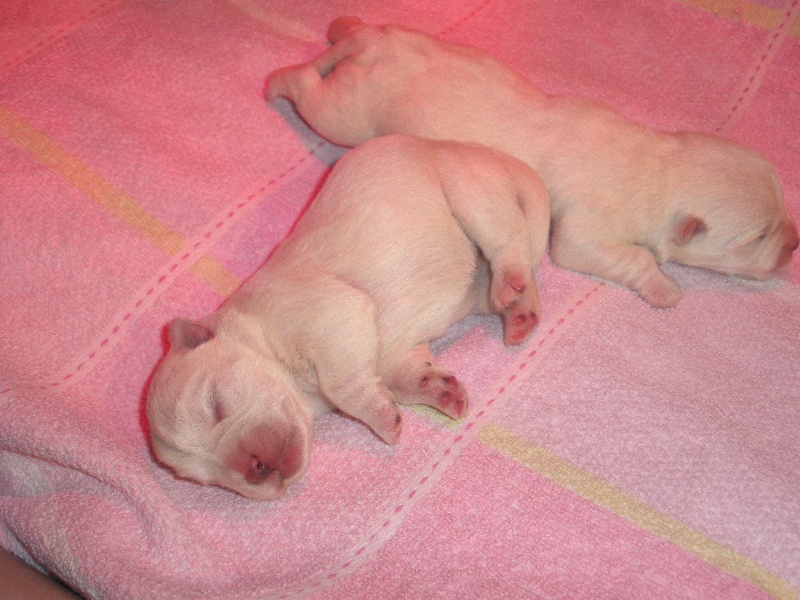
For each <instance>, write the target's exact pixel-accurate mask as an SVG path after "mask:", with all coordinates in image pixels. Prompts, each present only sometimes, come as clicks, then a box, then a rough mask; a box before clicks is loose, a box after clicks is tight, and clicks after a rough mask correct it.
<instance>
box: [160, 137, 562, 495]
mask: <svg viewBox="0 0 800 600" xmlns="http://www.w3.org/2000/svg"><path fill="white" fill-rule="evenodd" d="M549 219H550V217H549V203H548V200H547V193H546V191H545V188H544V185H543V184H542V182H541V180H540V179H539V178H538V177H537V175H536V174H535V173H534V172H533V171H532V170H531V169H530V168H529V167H528V166H527V165H525V164H524V163H522V162H521V161H519V160H517V159H514V158H512V157H510V156H505V155H502V154H500V153H499V152H497V151H494V150H490V149H488V148H485V147H482V146H477V145H466V144H460V143H455V142H435V141H431V140H422V139H417V138H412V137H406V136H388V137H383V138H380V139H377V140H374V141H372V142H369V143H367V144H364V145H362V146H360V147H359V148H356V149H355V150H353V151H351V152H350V153H348V154H346V155H345V156H344V157H343V158H342V159H340V161H339V162H338V163H337V164H336V166H335V167H334V168H333V170H332V172H331V174H330V176H329V177H328V179H327V181H326V182H325V184H324V186H323V187H322V189H321V190H320V192H319V194H318V196H317V197H316V199H315V200H314V201H313V202H312V203H311V205H310V206H309V208H308V209H307V210H306V212H305V213H304V215H303V216H302V217H301V219H300V221H299V222H298V224H297V226H296V227H295V229H294V230H293V232H292V233H291V235H290V236H289V238H288V239H287V240H286V241H285V242H284V243H283V244H281V246H279V247H278V249H277V250H276V251H275V253H274V254H273V255H272V256H271V257H270V259H269V260H268V261H267V262H266V263H265V264H264V266H263V267H261V269H259V270H258V271H257V272H256V273H255V274H254V275H253V276H252V278H250V279H249V280H248V281H247V282H246V283H245V284H244V285H243V286H242V288H241V289H240V290H238V291H237V292H236V293H235V294H233V296H231V297H230V298H229V299H228V300H227V301H226V302H225V304H224V305H223V306H222V308H220V310H219V311H217V312H215V313H213V314H212V315H210V316H209V317H207V318H205V319H203V320H202V321H200V322H198V323H193V322H189V321H185V320H181V319H176V320H175V321H173V322H172V323H171V325H170V327H169V339H170V350H169V352H168V353H167V355H166V357H165V358H164V360H163V361H162V363H161V364H160V365H159V367H158V369H157V370H156V373H155V375H154V377H153V380H152V383H151V385H150V390H149V394H148V398H147V417H148V421H149V424H150V432H151V437H152V443H153V451H154V453H155V455H156V456H157V457H158V458H159V459H160V460H161V461H162V462H163V463H165V464H166V465H168V466H170V467H171V468H172V469H173V470H174V471H175V472H176V473H177V474H178V475H180V476H182V477H185V478H188V479H192V480H195V481H198V482H200V483H205V484H217V485H221V486H223V487H226V488H230V489H232V490H235V491H237V492H239V493H241V494H243V495H244V496H247V497H250V498H254V499H272V498H277V497H279V496H280V495H282V494H283V493H284V491H285V490H286V487H287V486H288V485H289V484H291V483H292V482H294V481H296V480H297V479H298V478H299V477H301V476H302V474H303V473H304V471H305V469H306V465H307V464H308V456H309V451H310V444H311V437H312V422H313V419H314V418H315V417H317V416H319V415H320V414H323V413H324V412H326V411H329V410H331V409H332V408H336V409H339V410H341V411H342V412H344V413H347V414H349V415H351V416H352V417H355V418H356V419H359V420H360V421H362V422H364V423H365V424H366V425H368V426H369V427H371V428H372V430H373V431H374V432H375V433H376V434H377V435H379V436H380V437H381V438H383V439H384V440H385V441H386V442H387V443H390V444H394V443H395V442H396V441H397V439H398V436H399V434H400V430H401V426H402V423H401V417H400V413H399V412H398V410H397V407H396V405H395V403H396V402H397V403H400V404H428V405H430V406H433V407H435V408H437V409H439V410H441V411H442V412H444V413H445V414H447V415H449V416H451V417H453V418H459V417H461V416H463V414H464V413H465V411H466V410H467V396H466V393H465V391H464V389H463V387H462V386H461V384H460V383H459V382H458V380H457V379H456V378H455V376H454V375H453V374H452V373H450V372H448V371H446V370H445V369H443V368H442V367H440V366H437V365H436V363H435V360H434V358H433V356H432V355H431V352H430V350H429V348H428V342H429V341H430V340H432V339H434V338H436V337H439V336H441V335H442V334H443V333H444V332H445V330H446V329H447V328H448V327H449V326H450V325H451V324H452V323H454V322H455V321H456V320H458V319H460V318H462V317H463V316H465V315H467V314H468V313H471V312H479V313H483V312H496V313H499V314H500V315H501V316H502V317H503V321H504V338H505V342H506V343H507V344H510V345H511V344H518V343H520V342H522V341H523V340H524V339H526V338H527V337H528V336H529V335H530V333H531V331H532V330H533V329H534V327H535V326H536V324H537V323H538V321H539V317H540V315H539V312H540V304H539V296H538V293H537V290H536V285H535V282H534V280H533V275H532V268H533V267H534V265H535V264H536V263H538V262H539V260H540V259H541V257H542V256H543V254H544V252H545V249H546V246H547V238H548V226H549Z"/></svg>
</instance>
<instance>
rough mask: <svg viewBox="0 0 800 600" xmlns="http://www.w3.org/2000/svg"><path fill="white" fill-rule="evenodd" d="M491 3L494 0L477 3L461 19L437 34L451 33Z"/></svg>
mask: <svg viewBox="0 0 800 600" xmlns="http://www.w3.org/2000/svg"><path fill="white" fill-rule="evenodd" d="M493 3H494V0H486V2H483V3H482V4H479V5H478V6H476V7H475V8H474V9H472V11H470V12H469V13H467V14H466V15H464V16H463V17H462V18H461V19H459V20H458V21H456V22H455V23H453V24H452V25H450V26H449V27H447V28H445V29H442V30H441V31H440V32H439V34H438V35H439V36H444V35H448V34H450V33H452V32H453V31H455V30H456V29H458V28H459V27H461V26H462V25H463V24H464V23H466V22H467V21H469V20H470V19H471V18H472V17H474V16H475V15H477V14H478V13H479V12H481V11H483V10H484V9H485V8H486V7H487V6H489V5H490V4H493Z"/></svg>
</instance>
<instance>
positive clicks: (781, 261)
mask: <svg viewBox="0 0 800 600" xmlns="http://www.w3.org/2000/svg"><path fill="white" fill-rule="evenodd" d="M784 235H785V236H786V243H785V244H784V245H783V248H781V252H780V254H779V255H778V267H779V268H780V267H785V266H786V265H788V264H789V262H791V260H792V253H794V251H795V250H797V248H798V246H800V237H798V235H797V229H796V228H795V226H794V225H793V224H792V223H787V224H786V225H785V226H784Z"/></svg>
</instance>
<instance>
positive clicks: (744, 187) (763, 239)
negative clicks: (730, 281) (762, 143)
mask: <svg viewBox="0 0 800 600" xmlns="http://www.w3.org/2000/svg"><path fill="white" fill-rule="evenodd" d="M677 137H678V139H679V141H680V143H681V144H682V149H681V152H680V153H679V154H678V160H677V161H676V162H675V163H674V164H673V165H672V167H673V168H672V169H670V170H668V175H669V178H670V181H669V182H668V184H667V185H668V189H669V190H670V192H671V193H670V194H669V196H670V197H671V198H673V199H674V204H673V206H672V207H671V208H672V211H671V214H670V215H669V216H668V224H667V226H668V228H669V229H668V231H667V240H666V243H667V246H668V249H667V250H666V252H665V254H666V256H665V257H664V258H669V259H673V260H675V261H677V262H679V263H682V264H685V265H689V266H693V267H702V268H705V269H710V270H712V271H718V272H720V273H726V274H729V275H738V276H741V277H746V278H749V279H762V280H763V279H770V278H772V277H775V276H777V275H779V274H780V273H781V271H782V270H784V268H785V267H786V266H787V265H788V264H789V262H790V261H791V258H792V253H793V252H794V251H795V250H796V249H797V247H798V234H797V228H796V226H795V224H794V223H793V222H792V219H791V218H790V217H789V215H788V214H787V213H786V209H785V207H784V204H783V192H782V189H781V185H780V181H779V179H778V176H777V173H776V172H775V169H774V168H773V166H772V165H771V164H770V163H769V162H768V161H766V160H765V159H764V158H762V157H761V156H759V155H758V154H756V153H755V152H752V151H750V150H748V149H746V148H743V147H741V146H738V145H736V144H734V143H732V142H729V141H727V140H725V139H722V138H719V137H715V136H710V135H704V134H698V133H693V134H689V133H684V134H679V136H677Z"/></svg>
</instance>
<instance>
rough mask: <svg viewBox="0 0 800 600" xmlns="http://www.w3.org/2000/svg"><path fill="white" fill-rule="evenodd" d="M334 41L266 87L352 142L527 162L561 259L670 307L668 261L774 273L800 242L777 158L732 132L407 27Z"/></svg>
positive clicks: (334, 29) (357, 28)
mask: <svg viewBox="0 0 800 600" xmlns="http://www.w3.org/2000/svg"><path fill="white" fill-rule="evenodd" d="M329 38H330V40H331V41H332V42H334V43H333V45H332V46H331V47H330V48H329V49H328V50H327V51H326V52H324V53H323V54H322V55H320V56H319V57H318V58H317V59H315V60H314V61H312V62H311V63H309V64H306V65H299V66H296V67H288V68H285V69H281V70H280V71H277V72H276V73H274V74H272V75H271V76H270V78H269V82H268V88H267V94H268V97H269V98H270V99H276V98H278V97H281V96H284V97H287V98H289V99H290V100H292V101H293V102H294V104H295V106H296V107H297V109H298V112H299V113H300V114H301V115H302V116H303V118H304V119H305V120H306V121H307V122H308V123H309V124H310V125H311V126H312V127H313V128H314V129H316V130H317V131H318V132H319V133H320V134H321V135H323V136H324V137H326V138H328V139H329V140H331V141H332V142H334V143H337V144H341V145H346V146H354V145H356V144H359V143H361V142H363V141H365V140H368V139H371V138H373V137H375V136H380V135H385V134H388V133H397V132H400V133H409V134H414V135H420V136H424V137H430V138H436V139H453V140H460V141H467V142H477V143H482V144H486V145H488V146H491V147H494V148H497V149H499V150H502V151H504V152H507V153H509V154H511V155H512V156H516V157H517V158H519V159H521V160H523V161H524V162H526V163H527V164H528V165H530V166H531V167H533V168H534V169H535V170H536V171H537V173H538V174H539V175H540V176H541V178H542V180H543V181H544V182H545V185H546V187H547V190H548V192H549V195H550V199H551V203H552V219H553V222H552V232H551V233H552V239H551V253H552V257H553V260H554V262H556V263H557V264H559V265H561V266H564V267H567V268H571V269H575V270H578V271H582V272H585V273H591V274H596V275H599V276H601V277H605V278H607V279H610V280H612V281H615V282H618V283H620V284H621V285H624V286H627V287H630V288H632V289H633V290H635V291H636V292H638V293H639V294H640V295H641V296H642V297H643V298H644V299H645V300H646V301H647V302H649V303H650V304H652V305H654V306H657V307H670V306H674V305H675V304H677V302H678V300H679V299H680V295H681V294H680V290H679V288H678V285H677V283H676V282H675V281H674V280H673V279H672V278H670V277H668V276H667V275H666V274H664V273H663V272H662V271H661V269H660V268H659V266H658V265H659V264H660V263H663V262H665V261H668V260H674V261H676V262H680V263H683V264H686V265H690V266H696V267H703V268H707V269H712V270H715V271H719V272H722V273H727V274H732V275H740V276H744V277H749V278H756V279H767V278H770V277H774V276H776V275H777V274H779V272H780V271H781V269H782V268H783V267H785V265H787V264H788V262H789V261H790V259H791V254H792V252H793V251H794V250H795V249H796V248H797V243H798V236H797V230H796V227H795V226H794V224H793V222H792V220H791V219H790V218H789V216H788V215H787V213H786V210H785V208H784V206H783V199H782V191H781V186H780V182H779V180H778V177H777V175H776V173H775V170H774V168H773V167H772V166H771V165H770V164H769V163H768V162H767V161H766V160H764V159H763V158H762V157H760V156H759V155H757V154H756V153H754V152H752V151H750V150H747V149H745V148H743V147H741V146H738V145H736V144H734V143H732V142H730V141H728V140H725V139H723V138H720V137H717V136H712V135H706V134H701V133H675V134H670V133H663V132H656V131H653V130H651V129H648V128H645V127H643V126H640V125H637V124H635V123H632V122H631V121H629V120H627V119H625V118H623V117H622V116H620V115H618V114H616V113H615V112H613V111H611V110H609V109H607V108H604V107H602V106H599V105H597V104H594V103H592V102H588V101H586V100H581V99H579V98H574V97H565V96H562V97H556V96H547V95H545V94H544V93H542V92H541V91H540V90H538V89H537V88H536V87H535V86H534V85H532V84H531V83H530V82H529V81H527V80H526V79H524V78H523V77H522V76H520V75H519V74H517V73H515V72H514V71H512V70H511V69H509V68H507V67H506V66H504V65H502V64H500V63H499V62H498V61H496V60H494V59H493V58H491V57H490V56H489V55H487V54H485V53H483V52H481V51H479V50H477V49H474V48H470V47H466V46H461V45H457V44H450V43H446V42H442V41H439V40H436V39H433V38H431V37H429V36H427V35H425V34H422V33H419V32H415V31H411V30H408V29H405V28H402V27H399V26H392V25H389V26H384V27H368V26H366V25H364V24H363V23H361V21H359V20H358V19H356V18H353V17H341V18H339V19H337V20H336V21H334V22H333V23H332V24H331V28H330V30H329Z"/></svg>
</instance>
